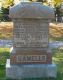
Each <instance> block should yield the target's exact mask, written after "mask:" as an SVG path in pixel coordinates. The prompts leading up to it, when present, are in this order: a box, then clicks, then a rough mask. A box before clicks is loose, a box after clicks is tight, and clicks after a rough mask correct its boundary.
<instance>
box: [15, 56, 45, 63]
mask: <svg viewBox="0 0 63 80" xmlns="http://www.w3.org/2000/svg"><path fill="white" fill-rule="evenodd" d="M16 61H17V62H46V55H17V56H16Z"/></svg>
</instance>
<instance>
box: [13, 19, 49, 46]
mask: <svg viewBox="0 0 63 80" xmlns="http://www.w3.org/2000/svg"><path fill="white" fill-rule="evenodd" d="M14 26H15V27H14V45H15V46H16V47H47V46H48V23H44V22H42V21H41V20H27V21H26V20H21V21H16V22H15V24H14Z"/></svg>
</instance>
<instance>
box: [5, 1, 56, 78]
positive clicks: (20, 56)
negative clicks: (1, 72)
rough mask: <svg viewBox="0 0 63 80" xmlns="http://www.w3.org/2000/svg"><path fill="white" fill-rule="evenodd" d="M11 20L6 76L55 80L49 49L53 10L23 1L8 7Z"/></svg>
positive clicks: (39, 4)
mask: <svg viewBox="0 0 63 80" xmlns="http://www.w3.org/2000/svg"><path fill="white" fill-rule="evenodd" d="M9 12H10V14H9V16H10V17H11V18H12V20H13V24H14V27H13V48H11V51H10V59H7V63H6V76H7V77H8V78H12V79H21V78H41V77H56V66H55V64H52V52H51V50H50V49H49V22H50V21H51V20H53V19H54V11H53V9H52V8H50V7H47V6H44V5H42V3H38V2H31V3H30V2H22V3H20V4H18V5H15V6H13V7H11V8H10V11H9Z"/></svg>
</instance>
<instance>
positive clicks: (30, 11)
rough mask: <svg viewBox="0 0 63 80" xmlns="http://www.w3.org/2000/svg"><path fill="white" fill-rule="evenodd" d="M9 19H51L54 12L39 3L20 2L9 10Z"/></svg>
mask: <svg viewBox="0 0 63 80" xmlns="http://www.w3.org/2000/svg"><path fill="white" fill-rule="evenodd" d="M9 16H10V18H45V19H53V18H54V10H53V9H52V8H50V7H48V6H45V5H43V4H42V3H41V2H21V3H19V4H17V5H14V6H13V7H10V9H9Z"/></svg>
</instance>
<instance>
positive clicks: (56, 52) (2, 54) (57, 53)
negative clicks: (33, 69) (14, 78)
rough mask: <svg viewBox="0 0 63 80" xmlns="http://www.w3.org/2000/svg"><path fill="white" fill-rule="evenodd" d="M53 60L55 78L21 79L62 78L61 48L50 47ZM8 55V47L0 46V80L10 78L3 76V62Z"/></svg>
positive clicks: (58, 79)
mask: <svg viewBox="0 0 63 80" xmlns="http://www.w3.org/2000/svg"><path fill="white" fill-rule="evenodd" d="M52 52H53V62H54V63H56V65H57V78H56V79H54V78H28V79H21V80H63V50H60V49H52ZM9 57H10V54H9V48H0V80H11V79H6V76H5V70H6V69H5V64H6V59H7V58H9Z"/></svg>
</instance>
